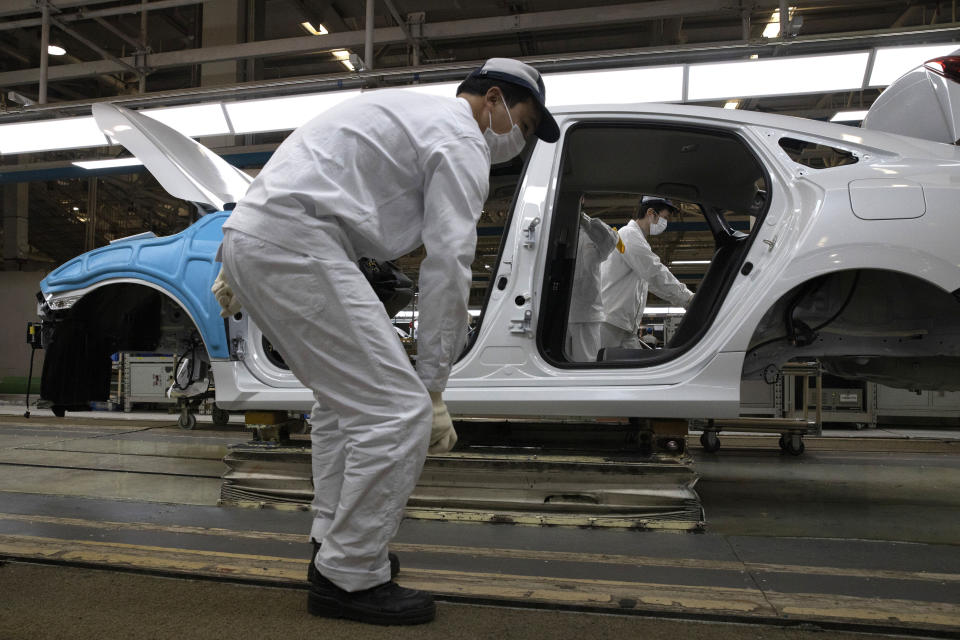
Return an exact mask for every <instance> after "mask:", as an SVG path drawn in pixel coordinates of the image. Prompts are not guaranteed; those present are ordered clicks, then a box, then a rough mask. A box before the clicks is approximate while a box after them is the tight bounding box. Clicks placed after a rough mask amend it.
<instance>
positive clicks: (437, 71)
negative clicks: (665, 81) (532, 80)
mask: <svg viewBox="0 0 960 640" xmlns="http://www.w3.org/2000/svg"><path fill="white" fill-rule="evenodd" d="M958 41H960V23H958V22H957V1H956V0H941V1H915V0H789V2H787V1H781V0H646V1H639V2H619V3H618V2H610V1H607V2H604V1H602V0H4V1H3V2H2V3H0V89H2V98H0V126H2V125H4V124H8V123H24V122H37V121H47V120H53V119H62V118H70V117H77V116H89V114H90V106H91V104H93V103H95V102H98V101H111V102H118V103H120V104H123V105H124V106H128V107H131V108H153V107H169V106H178V105H187V104H197V103H203V102H205V101H221V102H223V101H236V100H246V99H252V98H263V97H269V96H281V95H294V94H303V93H307V92H316V91H325V90H331V89H348V88H353V89H368V88H376V87H386V86H403V85H408V84H412V83H422V82H442V81H446V82H449V81H455V80H457V79H460V78H462V77H463V76H464V75H465V74H466V72H467V70H469V69H470V68H472V67H474V66H476V65H477V64H478V63H479V62H480V61H482V60H484V59H486V58H489V57H494V56H504V57H515V58H520V59H523V60H525V61H527V62H530V63H531V64H534V65H536V66H537V67H538V68H540V69H541V71H543V72H544V73H546V74H549V73H551V72H553V73H561V72H569V71H586V70H602V69H624V68H637V67H647V66H657V65H671V64H674V65H675V64H687V65H689V64H695V63H704V62H719V61H739V60H749V59H751V58H756V59H760V60H765V59H773V58H778V57H787V56H803V55H812V54H824V53H844V52H855V51H866V50H871V49H874V48H877V47H896V46H916V45H927V44H938V45H943V44H944V43H952V42H958ZM871 60H872V58H871ZM880 90H881V88H878V87H871V86H868V83H866V82H864V86H861V87H858V88H855V89H853V90H849V89H848V90H843V91H830V92H822V91H821V92H808V93H797V94H793V95H791V94H786V95H784V94H781V95H776V96H768V97H764V96H753V97H743V98H742V99H739V100H737V99H734V100H728V99H724V100H717V99H712V100H700V101H694V102H697V103H698V104H706V105H713V106H724V105H725V104H726V103H728V102H729V103H731V104H728V105H727V106H728V107H734V108H741V109H753V110H760V111H769V112H777V113H785V114H790V115H799V116H803V117H812V118H821V119H826V118H829V117H831V116H832V115H833V114H835V113H836V112H837V111H840V110H847V109H866V108H868V107H869V106H870V104H871V103H872V102H873V100H875V98H876V97H877V95H879V92H880ZM684 95H685V96H686V94H684ZM548 97H549V96H548ZM288 133H289V131H273V132H253V133H245V134H243V135H219V136H214V137H206V138H201V142H203V143H204V144H206V145H207V146H209V147H211V148H213V149H215V150H216V151H217V152H218V153H220V154H221V155H223V156H225V157H227V158H228V159H230V161H231V162H233V163H234V164H236V165H238V166H241V167H243V168H245V169H249V170H251V171H255V170H256V169H257V168H258V167H259V166H262V164H263V162H264V161H265V160H266V158H267V157H268V156H269V153H270V152H271V151H272V150H273V149H274V148H275V147H276V145H277V144H278V143H279V142H281V141H282V140H283V138H284V137H285V136H286V135H287V134H288ZM2 135H3V134H2V129H0V136H2ZM0 143H2V140H0ZM0 151H2V149H0ZM122 155H125V152H124V151H123V150H122V149H120V148H119V147H108V146H103V147H100V148H93V149H90V148H86V149H79V148H73V149H60V150H55V151H43V152H25V153H3V154H2V155H0V162H2V165H0V183H2V184H3V189H4V192H3V193H4V197H3V201H2V202H3V216H4V219H3V229H2V234H3V248H4V249H3V267H2V268H5V269H50V268H52V267H55V266H56V265H58V264H60V263H62V262H63V261H65V260H67V259H69V258H71V257H73V256H75V255H77V254H78V253H81V252H82V251H84V250H87V249H91V248H94V247H96V246H101V245H103V244H105V243H106V242H108V241H109V240H111V239H115V238H118V237H122V236H125V235H130V234H133V233H137V232H140V231H146V230H150V231H154V232H156V233H157V234H168V233H173V232H176V231H178V230H181V229H183V228H184V227H186V226H187V225H188V224H189V223H190V221H191V220H192V219H193V217H194V215H195V211H194V210H193V208H192V207H191V206H190V205H188V204H187V203H184V202H182V201H177V200H175V199H173V198H171V197H170V196H168V195H167V194H166V193H165V192H164V191H163V189H162V188H161V187H160V186H159V185H158V184H157V183H156V181H155V180H154V179H153V178H152V177H151V176H150V175H149V174H148V173H147V172H145V171H144V170H142V168H137V167H132V168H124V169H115V170H113V171H112V172H107V171H101V172H93V173H87V174H85V173H84V172H83V170H80V169H78V168H77V167H75V166H73V165H72V162H74V161H77V160H88V159H97V158H111V157H117V156H122ZM511 180H512V178H511V177H510V172H509V171H507V172H505V175H504V176H503V177H502V178H498V177H497V176H494V180H493V181H492V184H491V196H492V198H493V199H492V200H491V202H488V206H487V210H488V211H487V212H486V213H485V218H484V220H482V221H481V234H480V245H481V250H480V251H478V260H477V263H475V265H474V267H475V276H476V277H475V280H476V281H477V284H478V287H477V289H476V290H475V292H474V294H475V295H474V300H473V301H472V302H473V303H474V304H477V303H478V302H479V301H480V300H481V299H482V293H483V290H484V288H485V286H484V285H485V282H484V275H485V274H484V271H485V269H486V264H485V262H486V258H490V257H491V256H492V258H493V259H495V257H496V251H497V244H498V242H499V233H497V232H496V229H497V228H499V227H502V224H503V220H502V217H503V215H504V212H505V210H506V209H507V207H508V206H509V202H510V198H511V197H512V191H513V189H512V181H511ZM620 202H621V204H619V205H618V204H617V202H608V203H605V205H604V206H605V207H606V209H605V213H606V214H607V215H608V216H612V217H613V218H617V219H622V220H626V219H627V216H628V215H629V207H630V206H632V205H631V204H630V200H629V198H623V199H621V200H620ZM618 206H619V207H620V209H617V207H618ZM692 216H694V214H690V213H683V214H682V216H681V219H682V221H688V222H690V226H689V231H685V232H684V233H683V235H682V236H673V237H672V240H671V241H670V244H669V246H667V245H665V246H663V247H659V249H660V250H661V251H662V252H666V255H665V256H664V259H665V260H666V261H669V260H670V259H671V258H674V259H682V261H683V262H688V261H693V262H696V260H697V258H698V257H704V255H705V256H706V257H707V258H708V257H709V250H710V246H711V243H710V242H709V234H708V233H707V232H706V231H699V230H698V228H697V225H696V223H695V221H694V220H693V217H692ZM688 218H689V220H688ZM743 223H744V224H745V221H744V222H743ZM485 228H486V229H487V231H489V232H488V233H485V232H484V229H485ZM655 248H656V247H655ZM414 263H415V260H414ZM412 264H413V263H412ZM487 264H488V262H487ZM413 267H414V269H415V264H413ZM677 271H678V272H679V273H680V274H681V275H683V276H684V277H685V279H687V280H688V281H689V282H691V283H696V281H697V279H698V278H699V275H700V273H702V266H688V265H682V266H681V265H678V269H677Z"/></svg>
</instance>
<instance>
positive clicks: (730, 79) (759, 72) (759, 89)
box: [687, 51, 870, 100]
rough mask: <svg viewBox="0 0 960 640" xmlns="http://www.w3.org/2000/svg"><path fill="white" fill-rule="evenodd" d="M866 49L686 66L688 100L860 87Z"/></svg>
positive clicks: (864, 68)
mask: <svg viewBox="0 0 960 640" xmlns="http://www.w3.org/2000/svg"><path fill="white" fill-rule="evenodd" d="M869 56H870V53H869V52H867V51H862V52H857V53H840V54H829V55H815V56H796V57H791V58H767V59H765V60H741V61H738V62H705V63H701V64H692V65H690V67H689V69H690V71H689V76H688V77H689V86H688V90H687V99H688V100H720V99H722V98H745V97H747V96H750V97H760V96H777V95H800V94H803V93H827V92H832V91H848V90H854V89H859V88H860V87H861V86H862V85H863V74H864V71H865V70H866V68H867V58H868V57H869Z"/></svg>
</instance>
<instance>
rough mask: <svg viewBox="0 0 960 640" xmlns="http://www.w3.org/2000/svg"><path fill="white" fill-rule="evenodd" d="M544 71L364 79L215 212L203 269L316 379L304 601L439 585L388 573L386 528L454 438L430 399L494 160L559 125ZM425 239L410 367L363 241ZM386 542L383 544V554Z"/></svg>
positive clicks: (383, 605) (397, 617)
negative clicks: (429, 461)
mask: <svg viewBox="0 0 960 640" xmlns="http://www.w3.org/2000/svg"><path fill="white" fill-rule="evenodd" d="M544 99H545V95H544V86H543V81H542V79H541V77H540V74H539V73H538V72H537V71H536V70H535V69H533V68H532V67H530V66H528V65H526V64H523V63H521V62H519V61H517V60H511V59H505V58H493V59H490V60H488V61H487V62H486V63H485V64H484V65H483V66H482V67H481V68H479V69H477V70H475V71H474V72H472V73H471V74H470V75H469V76H468V78H467V79H466V80H465V81H464V82H463V83H462V84H461V85H460V86H459V88H458V90H457V96H456V98H453V97H450V98H445V97H438V96H430V95H424V94H421V93H417V92H413V91H408V90H403V89H383V90H378V91H371V92H367V93H364V94H363V95H361V96H359V97H357V98H354V99H352V100H349V101H346V102H343V103H341V104H340V105H338V106H335V107H333V108H331V109H330V110H328V111H326V112H325V113H323V114H321V115H319V116H317V117H316V118H314V119H313V120H311V121H310V122H307V123H306V124H304V125H303V126H302V127H300V128H299V129H297V130H296V131H294V132H293V133H292V134H291V135H290V136H289V137H288V138H287V139H286V140H285V141H284V142H283V144H281V145H280V147H279V148H278V149H277V150H276V152H275V153H274V154H273V156H272V158H271V159H270V161H269V162H268V163H267V164H266V166H264V168H263V170H262V171H261V172H260V174H259V175H258V176H257V178H256V179H255V180H254V181H253V183H252V184H251V185H250V188H249V190H248V191H247V194H246V195H245V196H244V197H243V198H242V199H241V200H240V202H239V203H237V206H236V208H235V209H234V211H233V212H232V214H231V215H230V217H229V218H228V219H227V221H226V223H225V224H224V225H223V228H224V239H223V244H222V249H221V255H222V258H223V270H222V272H221V276H222V277H221V278H219V279H218V282H217V283H215V285H214V292H215V294H217V295H218V300H219V301H220V302H221V305H222V306H224V307H225V311H224V313H230V312H231V311H234V310H235V309H236V308H237V304H238V303H239V304H242V306H243V308H244V309H245V310H246V312H247V313H248V314H249V315H250V317H251V318H252V319H253V320H254V321H255V322H256V323H257V325H258V326H259V327H260V328H261V329H262V330H263V333H264V335H265V336H266V337H267V338H268V339H269V340H270V342H271V343H273V345H274V347H276V348H277V350H278V351H279V352H280V353H281V354H283V358H284V360H285V361H286V363H287V364H288V365H289V367H290V370H291V371H292V372H293V374H294V375H296V377H297V378H298V379H299V380H300V382H301V383H303V384H304V386H306V387H308V388H309V389H311V390H312V391H313V394H314V398H315V400H316V404H315V405H314V409H313V411H312V413H311V427H312V431H311V441H312V442H311V444H312V456H313V460H312V462H313V483H314V500H313V505H312V511H313V517H314V519H313V525H312V529H311V532H310V536H311V538H312V540H313V541H314V543H315V548H316V549H317V552H316V554H315V556H314V561H313V567H312V569H311V571H310V573H309V576H308V578H309V580H310V592H309V596H308V608H309V611H310V613H312V614H314V615H321V616H327V617H346V618H350V619H354V620H359V621H362V622H368V623H374V624H417V623H421V622H428V621H430V620H432V619H433V617H434V615H435V611H436V608H435V605H434V602H433V597H432V596H431V595H430V594H428V593H425V592H422V591H417V590H413V589H405V588H402V587H400V586H398V585H397V584H396V583H395V582H393V581H392V571H391V563H390V561H389V558H388V551H387V543H388V542H389V541H390V540H391V539H392V538H393V536H394V535H395V533H396V531H397V528H398V527H399V523H400V520H401V517H402V515H403V510H404V506H405V505H406V502H407V499H408V498H409V496H410V494H411V493H412V491H413V489H414V486H415V484H416V482H417V479H418V478H419V476H420V472H421V470H422V468H423V462H424V458H425V456H426V454H427V452H428V447H429V451H430V452H431V453H443V452H446V451H449V450H450V449H451V448H452V447H453V445H454V443H455V442H456V439H457V436H456V432H455V431H454V429H453V424H452V421H451V419H450V415H449V414H448V413H447V408H446V405H445V404H444V402H443V399H442V397H441V392H442V391H443V390H444V388H445V386H446V384H447V377H448V375H449V373H450V368H451V366H452V365H453V363H454V362H455V361H456V359H457V357H458V356H459V354H460V353H461V351H462V350H463V347H464V344H465V341H466V336H467V322H468V317H469V316H468V313H467V299H468V294H469V290H470V282H471V271H470V265H471V262H472V261H473V259H474V252H475V247H476V242H477V231H476V225H477V222H478V220H479V218H480V213H481V209H482V206H483V203H484V201H485V200H486V197H487V189H488V183H489V173H490V165H491V162H492V163H500V162H505V161H507V160H510V159H511V158H513V157H514V156H516V155H517V154H519V153H520V152H521V151H522V150H523V148H524V146H525V143H526V140H527V139H528V138H529V136H531V135H536V136H537V137H539V138H540V139H542V140H545V141H547V142H554V141H556V140H557V138H558V137H559V130H558V128H557V124H556V121H555V120H554V119H553V117H552V116H551V115H550V113H549V112H548V111H547V109H546V108H545V107H544ZM421 245H423V246H424V247H425V248H426V258H425V259H424V260H423V262H422V264H421V266H420V280H419V289H420V316H419V332H418V358H417V365H416V371H415V370H414V368H413V367H412V366H411V364H410V360H409V358H408V357H407V354H406V353H405V352H404V349H403V347H402V345H401V343H400V341H399V340H397V336H396V332H395V331H394V329H393V326H392V325H391V323H390V319H389V317H388V316H387V313H386V311H385V310H384V307H383V305H382V304H381V303H380V301H379V300H378V298H377V296H376V295H375V293H374V291H373V289H372V288H371V286H370V284H369V283H368V282H367V280H366V279H365V278H364V276H363V274H362V273H361V271H360V269H359V267H358V265H357V260H358V258H360V257H361V256H365V257H371V258H375V259H379V260H392V259H396V258H399V257H400V256H402V255H405V254H407V253H409V252H411V251H412V250H414V249H416V248H417V247H419V246H421ZM390 555H392V554H390Z"/></svg>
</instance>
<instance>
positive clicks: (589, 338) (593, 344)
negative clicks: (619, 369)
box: [567, 322, 603, 362]
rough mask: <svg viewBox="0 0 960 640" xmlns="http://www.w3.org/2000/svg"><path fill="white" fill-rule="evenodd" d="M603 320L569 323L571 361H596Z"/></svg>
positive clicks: (569, 356) (568, 334)
mask: <svg viewBox="0 0 960 640" xmlns="http://www.w3.org/2000/svg"><path fill="white" fill-rule="evenodd" d="M601 324H603V323H601V322H569V323H567V358H569V359H570V361H571V362H596V361H597V352H598V351H600V346H601V343H600V325H601Z"/></svg>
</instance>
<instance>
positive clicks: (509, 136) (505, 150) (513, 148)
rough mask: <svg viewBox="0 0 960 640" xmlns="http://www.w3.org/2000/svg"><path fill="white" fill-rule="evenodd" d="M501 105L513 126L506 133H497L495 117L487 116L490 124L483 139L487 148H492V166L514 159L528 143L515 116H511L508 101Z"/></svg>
mask: <svg viewBox="0 0 960 640" xmlns="http://www.w3.org/2000/svg"><path fill="white" fill-rule="evenodd" d="M500 104H502V105H503V108H504V109H506V110H507V117H508V118H509V119H510V124H511V125H512V126H511V127H510V130H509V131H507V132H506V133H497V132H496V131H494V130H493V115H492V114H489V113H488V114H487V117H488V118H489V120H490V124H489V125H488V126H487V128H486V130H485V131H484V132H483V139H484V140H486V142H487V147H489V148H490V162H491V163H492V164H499V163H501V162H506V161H507V160H511V159H513V158H514V157H516V156H517V155H518V154H519V153H520V152H521V151H523V147H524V146H525V145H526V143H527V141H526V139H525V138H524V137H523V131H521V130H520V127H519V126H517V124H516V123H514V121H513V116H512V115H510V109H509V107H507V103H506V101H504V100H501V101H500Z"/></svg>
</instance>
